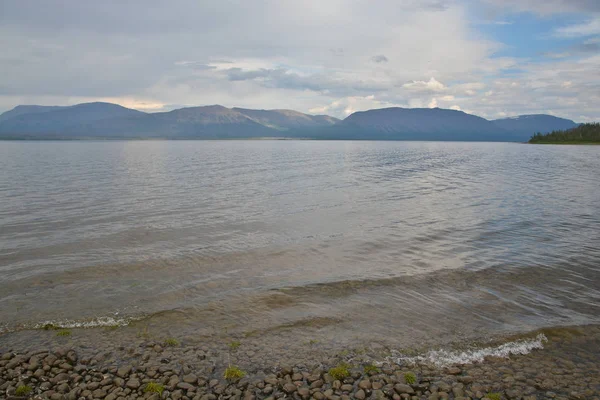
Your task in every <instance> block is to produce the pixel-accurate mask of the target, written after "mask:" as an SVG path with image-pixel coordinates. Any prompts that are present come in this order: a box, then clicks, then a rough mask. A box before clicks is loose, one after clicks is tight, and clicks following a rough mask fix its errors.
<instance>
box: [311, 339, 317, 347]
mask: <svg viewBox="0 0 600 400" xmlns="http://www.w3.org/2000/svg"><path fill="white" fill-rule="evenodd" d="M317 343H319V341H318V340H317V339H310V340H309V341H308V344H310V345H311V346H313V345H315V344H317Z"/></svg>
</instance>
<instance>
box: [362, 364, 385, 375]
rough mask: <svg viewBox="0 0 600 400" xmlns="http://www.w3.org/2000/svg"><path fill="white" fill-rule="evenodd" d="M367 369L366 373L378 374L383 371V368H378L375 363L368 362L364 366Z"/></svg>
mask: <svg viewBox="0 0 600 400" xmlns="http://www.w3.org/2000/svg"><path fill="white" fill-rule="evenodd" d="M363 368H364V370H365V374H369V375H370V374H378V373H380V372H381V370H380V369H379V368H377V367H376V366H374V365H373V364H367V365H365V366H364V367H363Z"/></svg>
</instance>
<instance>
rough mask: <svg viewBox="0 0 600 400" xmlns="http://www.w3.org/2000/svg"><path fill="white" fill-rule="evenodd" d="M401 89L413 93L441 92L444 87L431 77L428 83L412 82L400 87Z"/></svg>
mask: <svg viewBox="0 0 600 400" xmlns="http://www.w3.org/2000/svg"><path fill="white" fill-rule="evenodd" d="M402 87H403V88H405V89H409V90H413V91H426V92H442V91H444V90H446V85H444V84H443V83H441V82H439V81H437V80H436V79H435V78H433V77H431V78H430V79H429V80H428V81H412V82H408V83H405V84H404V85H402Z"/></svg>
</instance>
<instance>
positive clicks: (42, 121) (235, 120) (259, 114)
mask: <svg viewBox="0 0 600 400" xmlns="http://www.w3.org/2000/svg"><path fill="white" fill-rule="evenodd" d="M575 126H577V125H576V124H575V123H574V122H573V121H570V120H566V119H562V118H557V117H553V116H550V115H523V116H520V117H515V118H506V119H501V120H496V121H488V120H486V119H484V118H481V117H478V116H476V115H471V114H467V113H464V112H462V111H455V110H445V109H440V108H432V109H430V108H400V107H392V108H382V109H376V110H368V111H360V112H355V113H353V114H351V115H350V116H348V117H347V118H346V119H344V120H343V121H340V120H338V119H337V118H333V117H330V116H327V115H308V114H303V113H301V112H298V111H293V110H251V109H246V108H227V107H223V106H220V105H212V106H203V107H186V108H181V109H177V110H173V111H169V112H159V113H144V112H141V111H136V110H132V109H129V108H125V107H122V106H119V105H116V104H111V103H84V104H78V105H74V106H68V107H48V106H17V107H15V108H14V109H12V110H10V111H7V112H5V113H4V114H2V115H0V138H5V139H7V138H9V139H28V138H35V139H85V138H163V139H229V138H231V139H234V138H257V137H287V138H307V139H355V140H445V141H452V140H457V141H505V142H506V141H521V142H524V141H527V140H529V138H530V137H531V136H532V135H533V134H534V133H536V132H550V131H554V130H564V129H570V128H573V127H575Z"/></svg>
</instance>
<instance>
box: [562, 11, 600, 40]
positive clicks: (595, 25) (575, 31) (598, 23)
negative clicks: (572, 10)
mask: <svg viewBox="0 0 600 400" xmlns="http://www.w3.org/2000/svg"><path fill="white" fill-rule="evenodd" d="M554 34H555V35H556V36H558V37H566V38H575V37H584V36H593V35H600V16H599V17H597V18H594V19H592V20H589V21H586V22H584V23H582V24H576V25H569V26H565V27H561V28H558V29H556V31H555V33H554Z"/></svg>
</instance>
